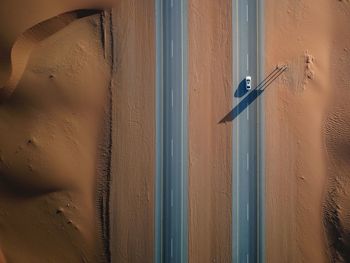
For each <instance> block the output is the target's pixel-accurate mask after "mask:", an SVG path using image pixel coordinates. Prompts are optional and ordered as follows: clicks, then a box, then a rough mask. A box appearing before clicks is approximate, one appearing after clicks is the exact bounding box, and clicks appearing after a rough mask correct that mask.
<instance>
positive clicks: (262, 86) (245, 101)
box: [219, 66, 287, 123]
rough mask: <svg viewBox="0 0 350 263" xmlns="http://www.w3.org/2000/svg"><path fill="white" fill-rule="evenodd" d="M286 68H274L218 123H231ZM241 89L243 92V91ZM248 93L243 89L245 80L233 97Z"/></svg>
mask: <svg viewBox="0 0 350 263" xmlns="http://www.w3.org/2000/svg"><path fill="white" fill-rule="evenodd" d="M286 69H287V66H282V67H277V68H275V69H274V70H273V71H272V72H271V73H270V74H269V75H268V76H267V77H266V78H265V79H264V80H263V81H262V82H260V83H259V84H258V85H257V86H256V87H255V88H254V89H252V90H251V91H250V92H249V93H248V95H247V96H246V97H245V98H244V99H242V100H241V101H240V103H239V104H238V105H237V106H235V107H234V108H233V110H232V111H230V112H229V113H228V114H227V115H226V116H225V117H224V118H223V119H222V120H221V121H220V122H219V123H225V122H230V121H233V120H234V119H236V118H237V116H238V115H239V114H241V113H242V111H244V110H245V109H246V108H247V107H248V106H249V105H250V104H251V103H253V102H254V101H255V100H256V99H257V98H258V97H259V96H260V95H261V94H262V93H263V92H264V91H265V89H266V88H267V87H268V86H270V85H271V84H272V83H273V82H274V81H275V80H276V79H277V78H278V77H279V76H280V75H281V74H282V73H283V72H284V71H285V70H286ZM243 89H244V90H245V91H243ZM247 92H248V91H247V90H246V87H245V80H242V81H241V82H240V84H239V86H238V88H237V89H236V91H235V94H234V96H235V97H243V96H244V95H245V94H246V93H247Z"/></svg>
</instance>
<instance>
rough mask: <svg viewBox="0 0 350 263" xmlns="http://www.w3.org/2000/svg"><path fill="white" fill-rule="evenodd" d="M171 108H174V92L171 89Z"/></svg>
mask: <svg viewBox="0 0 350 263" xmlns="http://www.w3.org/2000/svg"><path fill="white" fill-rule="evenodd" d="M171 107H172V108H173V107H174V90H173V89H171Z"/></svg>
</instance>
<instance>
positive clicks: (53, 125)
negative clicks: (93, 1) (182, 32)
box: [0, 10, 110, 263]
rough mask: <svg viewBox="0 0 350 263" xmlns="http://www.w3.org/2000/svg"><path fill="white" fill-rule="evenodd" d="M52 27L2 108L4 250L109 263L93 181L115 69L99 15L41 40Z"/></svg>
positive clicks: (19, 258)
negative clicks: (107, 53) (106, 54)
mask: <svg viewBox="0 0 350 263" xmlns="http://www.w3.org/2000/svg"><path fill="white" fill-rule="evenodd" d="M1 11H2V10H1ZM12 22H15V21H12ZM57 22H59V24H60V22H63V21H59V19H58V20H57ZM9 23H10V22H9ZM54 24H55V23H54ZM51 26H53V27H55V25H53V24H50V25H49V28H46V27H45V26H44V24H42V25H40V30H34V31H35V35H36V36H39V37H40V39H41V40H42V41H39V42H38V43H36V44H35V45H33V46H32V47H31V53H30V56H28V57H27V58H28V61H26V62H27V65H26V68H25V70H24V71H23V74H22V75H21V76H20V78H19V80H18V84H17V85H16V87H15V89H14V91H13V93H12V94H10V96H9V97H7V98H6V99H4V98H2V99H3V100H2V101H1V103H0V134H1V136H0V246H1V248H0V250H1V251H2V253H3V256H4V257H5V258H6V260H7V261H8V262H28V263H31V262H35V263H36V262H44V261H45V262H46V261H50V262H82V261H85V262H86V261H88V262H104V256H103V253H104V251H103V240H102V236H101V233H100V229H101V225H100V222H99V220H100V215H99V212H100V211H98V207H96V203H97V200H96V199H97V197H96V191H97V189H96V182H97V181H98V180H99V179H101V178H99V177H98V175H100V174H99V173H98V158H100V157H101V156H100V153H99V152H98V148H99V146H100V145H99V144H100V143H101V142H102V141H101V135H102V134H101V130H103V129H101V127H103V121H104V115H105V113H106V111H107V110H108V109H106V107H105V105H106V98H107V95H108V85H109V80H110V70H109V65H108V62H107V61H106V60H105V59H104V56H103V49H102V48H103V45H102V43H101V39H102V38H101V35H102V31H101V24H100V14H97V15H94V16H91V17H85V18H82V19H78V20H75V21H74V22H72V23H70V24H69V25H65V26H64V27H60V26H59V28H60V30H57V31H55V32H53V33H52V34H50V35H48V36H46V37H42V36H44V35H46V34H47V33H49V32H51V29H52V28H51ZM56 26H57V24H56ZM10 28H11V27H10ZM49 29H50V30H49ZM41 30H43V31H42V32H41V33H43V35H40V31H41ZM34 31H33V32H34ZM27 58H26V59H27ZM0 255H1V254H0ZM1 256H2V255H1ZM1 256H0V258H1Z"/></svg>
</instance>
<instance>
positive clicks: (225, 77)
mask: <svg viewBox="0 0 350 263" xmlns="http://www.w3.org/2000/svg"><path fill="white" fill-rule="evenodd" d="M188 13H189V52H188V54H189V72H188V74H189V75H188V76H189V83H188V94H189V120H188V132H189V171H188V173H189V174H188V176H189V190H188V191H189V225H188V227H189V262H193V263H194V262H200V263H202V262H230V261H231V204H232V202H231V197H232V195H231V176H232V124H231V123H226V124H219V121H220V120H221V119H222V118H223V117H224V116H225V115H226V114H227V113H228V112H230V110H231V109H232V108H231V107H232V48H231V46H232V42H231V31H232V26H231V24H232V16H231V1H230V0H218V1H212V0H190V1H189V11H188Z"/></svg>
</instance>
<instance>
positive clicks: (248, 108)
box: [247, 108, 249, 121]
mask: <svg viewBox="0 0 350 263" xmlns="http://www.w3.org/2000/svg"><path fill="white" fill-rule="evenodd" d="M247 120H248V121H249V108H248V109H247Z"/></svg>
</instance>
